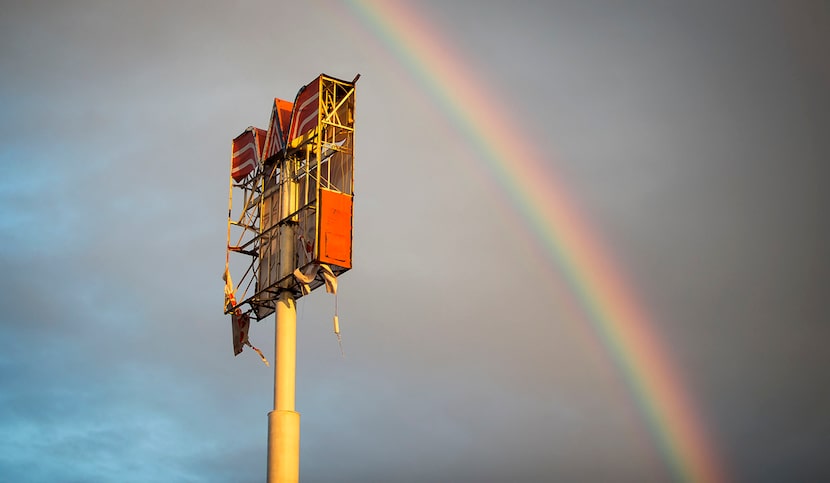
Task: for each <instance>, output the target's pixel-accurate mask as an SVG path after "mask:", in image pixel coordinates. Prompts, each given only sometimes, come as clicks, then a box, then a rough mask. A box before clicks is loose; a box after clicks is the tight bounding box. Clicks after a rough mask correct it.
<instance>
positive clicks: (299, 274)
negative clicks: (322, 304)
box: [294, 263, 337, 295]
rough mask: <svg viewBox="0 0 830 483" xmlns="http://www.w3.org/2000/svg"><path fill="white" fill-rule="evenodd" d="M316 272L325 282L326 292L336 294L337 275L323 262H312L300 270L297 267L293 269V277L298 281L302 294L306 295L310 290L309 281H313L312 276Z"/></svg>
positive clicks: (314, 275)
mask: <svg viewBox="0 0 830 483" xmlns="http://www.w3.org/2000/svg"><path fill="white" fill-rule="evenodd" d="M318 273H319V274H320V277H321V278H322V279H323V283H324V284H326V292H328V293H331V294H335V295H336V294H337V276H336V275H335V274H334V272H333V271H332V269H331V267H329V266H328V265H326V264H324V263H321V264H316V263H313V264H311V265H309V266H307V267H306V268H305V271H303V270H300V269H299V268H298V269H296V270H294V278H296V279H297V281H298V282H299V283H300V290H301V291H302V292H303V295H308V294H309V293H310V292H311V282H313V281H314V278H315V277H316V276H317V274H318Z"/></svg>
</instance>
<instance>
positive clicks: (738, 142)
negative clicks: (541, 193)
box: [0, 0, 830, 482]
mask: <svg viewBox="0 0 830 483" xmlns="http://www.w3.org/2000/svg"><path fill="white" fill-rule="evenodd" d="M827 5H828V4H827V3H826V2H819V1H815V2H807V1H781V2H767V1H744V2H738V1H731V2H721V1H696V2H657V1H653V2H652V1H634V0H628V1H624V2H617V1H610V0H608V1H575V0H574V1H557V2H542V1H540V2H525V1H520V2H474V1H451V2H443V1H429V2H414V1H413V2H412V4H411V5H410V7H409V8H410V9H411V10H412V11H413V12H414V13H415V14H417V15H418V17H419V18H421V19H422V20H423V21H424V22H425V25H429V26H430V27H431V28H432V29H434V31H435V32H436V33H437V34H440V38H441V39H443V41H445V42H447V49H448V51H451V52H454V55H456V56H457V58H456V59H455V61H456V62H458V63H459V64H460V65H461V66H463V68H464V69H467V70H468V71H469V72H472V73H475V74H476V75H477V76H479V78H480V79H481V86H482V88H483V89H485V92H488V93H489V94H490V95H492V96H493V97H494V98H498V100H499V104H500V105H503V106H506V109H507V110H508V112H505V116H506V117H507V118H510V119H513V120H515V121H514V123H515V124H514V125H513V126H512V128H513V129H515V131H516V132H521V133H523V134H524V136H526V137H525V139H526V140H527V142H528V143H530V144H532V146H533V149H535V150H537V151H538V152H540V153H542V154H543V156H542V158H543V159H542V162H543V163H544V168H545V171H544V172H545V173H546V176H548V178H543V182H544V181H545V180H546V179H547V180H548V181H550V182H551V184H553V182H554V181H555V182H556V183H558V184H562V185H564V186H567V188H568V192H569V193H570V194H571V199H570V200H569V201H570V203H571V205H572V206H573V207H574V209H575V210H576V212H577V213H579V214H580V216H581V217H582V219H583V220H584V221H585V223H587V224H588V225H589V226H590V227H591V229H592V231H593V232H595V233H596V234H597V236H598V240H597V241H598V243H599V244H601V245H602V246H604V247H605V249H606V250H607V255H608V256H609V258H610V259H611V260H613V261H614V263H615V265H616V266H617V267H619V270H620V274H621V276H623V277H624V279H625V280H626V281H627V283H629V284H630V287H631V291H632V293H634V294H635V295H636V297H637V303H638V304H639V305H640V306H641V307H643V308H644V309H645V310H646V311H647V312H648V313H649V314H650V316H651V327H652V330H653V336H654V337H655V338H656V340H658V341H659V342H660V344H661V345H662V347H663V348H664V349H665V351H666V353H667V354H668V359H669V360H668V361H667V363H670V364H671V366H672V367H673V368H674V370H675V374H676V376H677V381H675V382H676V383H677V384H679V385H680V386H681V387H682V388H684V390H685V392H686V393H687V395H688V398H689V402H690V404H691V405H692V407H693V409H694V412H695V413H696V414H697V415H698V417H699V423H700V427H701V428H702V431H703V432H704V434H705V437H706V445H707V447H708V448H710V449H711V450H712V451H713V452H714V454H715V455H716V456H717V459H718V461H719V462H720V464H721V465H722V469H723V471H724V473H725V474H726V475H727V476H728V478H729V479H731V480H734V481H753V482H764V481H770V482H773V481H818V480H827V479H830V463H828V460H827V448H828V447H830V377H828V374H827V368H828V367H830V351H829V350H827V348H826V345H827V343H828V341H830V317H828V315H827V309H826V304H827V302H826V300H827V295H828V289H830V256H828V252H827V248H826V247H827V246H830V222H829V221H828V215H827V209H828V195H827V194H826V193H825V186H824V185H825V182H826V179H827V177H828V174H830V173H829V172H828V171H829V170H828V169H827V167H826V166H827V163H828V162H830V89H828V88H829V87H830V7H828V6H827ZM369 10H371V7H369ZM357 11H358V10H357V9H354V8H348V7H347V6H346V5H344V4H342V3H337V2H312V3H310V4H308V5H306V4H305V2H295V3H290V4H289V3H287V2H261V3H255V2H235V5H231V2H195V1H194V2H181V1H176V2H161V1H158V2H156V1H149V2H108V1H102V2H92V1H83V2H81V1H67V2H26V1H19V2H3V4H2V14H0V107H2V108H1V109H0V163H2V172H3V175H2V177H0V210H2V211H0V213H1V214H2V216H1V217H0V235H2V240H3V248H2V250H0V269H2V273H3V275H4V276H3V278H2V280H3V282H2V286H0V301H1V302H0V307H2V315H0V480H3V481H10V482H12V481H13V482H40V481H61V482H64V481H65V482H147V481H159V482H257V481H264V479H265V468H266V466H265V463H266V434H267V418H266V415H267V412H268V411H269V410H270V409H271V404H272V391H273V387H272V384H273V372H272V370H271V369H268V368H266V367H265V366H264V365H263V364H262V363H261V362H260V360H259V358H258V357H257V356H256V354H254V353H253V352H252V351H250V350H246V351H245V352H244V353H242V354H241V355H239V356H238V357H234V356H233V350H232V343H231V337H230V333H231V331H230V320H229V318H228V317H226V316H224V315H223V314H222V302H223V292H222V290H223V282H222V279H221V275H222V270H223V268H224V266H223V262H224V250H225V230H226V224H225V223H226V218H225V216H226V212H227V186H228V174H229V155H230V146H231V144H230V143H231V140H232V138H233V137H235V136H236V135H237V134H239V133H240V132H241V131H242V130H243V129H244V128H246V127H247V126H249V125H255V126H259V127H262V128H266V127H267V123H268V118H269V115H270V104H271V102H272V99H273V97H282V98H285V99H290V100H291V99H293V97H294V95H295V94H296V92H297V90H298V89H299V87H300V86H302V85H304V84H306V83H308V82H310V81H311V80H312V79H313V78H314V77H316V76H317V75H319V74H320V73H322V72H325V73H327V74H330V75H333V76H336V77H340V78H344V79H351V78H353V77H354V75H355V74H357V73H360V74H361V75H362V77H361V79H360V81H359V83H358V88H357V106H356V119H357V120H356V123H357V125H356V135H355V144H356V147H355V165H356V172H355V192H356V195H355V213H354V216H355V218H354V225H355V229H354V230H355V231H354V268H353V270H351V271H350V272H348V273H346V274H345V275H344V276H343V277H342V278H341V280H340V287H339V298H338V312H339V317H340V324H341V329H342V332H343V346H344V350H345V354H346V358H345V359H344V358H341V356H340V351H339V349H338V347H337V341H336V338H335V336H334V335H333V334H332V333H331V316H332V313H333V310H334V300H333V298H332V297H331V296H330V295H328V294H325V293H319V292H315V293H314V294H312V295H310V296H308V297H306V298H303V299H302V300H301V301H300V302H299V303H298V326H299V327H298V361H297V403H296V407H297V410H298V411H299V412H300V413H301V417H302V423H301V434H302V441H301V457H300V460H301V472H300V474H301V478H302V480H303V481H308V482H314V481H344V482H352V481H354V482H364V481H377V482H390V481H395V482H397V481H401V482H424V481H435V482H443V481H458V482H486V481H493V482H500V481H505V482H506V481H523V482H524V481H527V482H535V481H574V482H582V481H585V482H602V481H607V482H629V481H630V482H644V481H671V480H678V479H682V478H683V475H682V474H680V473H678V472H676V470H675V469H674V468H673V467H672V465H671V462H670V461H668V460H667V458H666V454H665V452H664V450H663V448H662V447H661V442H660V440H659V436H660V435H659V434H656V433H655V432H654V428H653V427H651V426H649V423H648V420H647V414H646V413H645V412H644V408H643V407H642V404H640V402H638V400H637V399H636V394H635V391H634V389H633V388H632V387H630V385H629V382H628V381H627V380H626V379H625V377H624V372H623V370H622V368H621V367H619V365H618V362H619V361H618V360H617V359H615V358H614V357H613V356H612V354H610V353H609V351H608V349H609V348H608V347H607V346H605V345H603V343H602V334H599V333H597V332H596V330H595V329H594V328H593V327H595V326H592V325H591V324H590V323H589V317H590V316H589V314H588V310H587V309H588V308H587V307H585V306H583V305H582V303H581V299H580V298H579V297H578V296H577V294H576V293H575V288H574V287H573V286H572V285H571V284H570V281H569V278H568V276H567V275H568V274H567V273H565V270H564V269H563V267H562V266H559V265H557V264H556V263H555V262H554V258H552V257H550V256H549V255H550V254H545V253H544V249H543V245H541V244H540V243H539V240H536V239H535V237H534V235H533V233H534V231H533V230H532V227H530V226H528V225H527V222H526V221H525V220H526V218H523V217H522V216H521V215H522V214H521V213H520V208H517V207H516V206H514V205H512V204H511V203H510V202H509V197H508V196H506V193H505V188H504V183H503V180H500V179H498V178H497V177H494V176H493V175H492V173H491V172H489V171H487V170H486V169H484V168H483V167H482V166H483V165H482V163H481V161H480V159H478V157H480V155H481V153H480V150H479V149H478V147H477V146H474V145H473V143H471V140H470V138H469V137H465V136H464V135H463V132H462V130H460V129H459V125H458V124H457V122H455V121H454V120H453V119H452V118H451V117H449V116H448V109H447V106H446V105H442V102H441V101H440V99H438V98H436V97H435V96H434V95H433V94H432V93H431V92H430V90H429V88H428V86H426V85H425V84H424V83H423V78H424V77H423V76H427V77H429V76H430V75H432V74H434V73H430V72H425V73H424V72H422V73H421V74H422V75H421V76H419V75H418V72H417V71H415V70H413V69H412V68H411V64H409V63H408V62H407V60H406V59H404V58H402V57H401V55H400V50H396V49H395V48H394V46H392V45H390V44H389V43H388V42H387V41H386V40H385V39H384V38H382V36H378V35H377V32H376V31H374V30H373V29H372V28H371V26H370V25H369V24H368V23H366V21H365V18H363V17H361V16H359V15H358V14H357V13H356V12H357ZM438 82H440V79H439V80H438ZM517 162H519V161H517ZM540 247H542V248H540ZM546 255H547V256H546ZM273 331H274V321H273V317H271V318H269V319H266V320H264V321H262V322H259V323H258V324H256V325H255V326H254V327H253V328H252V333H251V340H252V342H253V343H254V344H255V345H257V346H258V347H260V348H262V349H263V350H264V352H265V354H266V356H267V357H268V358H269V359H271V360H273V355H274V348H273Z"/></svg>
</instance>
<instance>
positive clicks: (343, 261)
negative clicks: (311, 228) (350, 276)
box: [317, 189, 352, 268]
mask: <svg viewBox="0 0 830 483" xmlns="http://www.w3.org/2000/svg"><path fill="white" fill-rule="evenodd" d="M318 230H319V231H318V234H317V240H318V247H319V252H318V260H319V262H320V263H328V264H330V265H337V266H339V267H343V268H352V197H351V196H350V195H346V194H343V193H338V192H336V191H329V190H326V189H321V190H320V226H319V228H318Z"/></svg>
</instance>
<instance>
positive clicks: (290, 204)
mask: <svg viewBox="0 0 830 483" xmlns="http://www.w3.org/2000/svg"><path fill="white" fill-rule="evenodd" d="M282 168H283V169H282V170H281V173H280V177H281V178H282V179H281V180H280V181H281V186H280V188H281V191H280V196H281V199H280V201H281V202H280V208H281V209H280V216H279V219H280V220H283V224H281V225H280V227H279V236H280V270H279V273H280V278H283V277H284V276H285V275H286V274H290V273H291V270H292V269H293V266H294V225H293V222H291V221H287V220H286V218H288V215H290V214H292V213H294V212H295V211H296V210H297V193H296V192H297V183H296V181H295V180H294V176H295V160H293V159H288V160H286V161H285V162H283V166H282ZM274 348H275V350H276V357H275V359H276V364H275V367H274V410H273V411H271V412H270V413H268V483H297V482H298V481H299V478H300V413H298V412H296V411H294V388H295V383H296V366H297V306H296V303H295V300H294V295H293V294H292V293H291V292H290V291H289V290H284V291H282V292H280V295H279V298H278V299H277V307H276V330H275V341H274Z"/></svg>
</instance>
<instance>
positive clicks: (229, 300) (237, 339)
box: [222, 268, 270, 366]
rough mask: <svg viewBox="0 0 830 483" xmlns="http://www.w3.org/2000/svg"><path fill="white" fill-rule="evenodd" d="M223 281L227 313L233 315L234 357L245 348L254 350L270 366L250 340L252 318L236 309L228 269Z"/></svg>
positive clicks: (234, 295) (234, 294)
mask: <svg viewBox="0 0 830 483" xmlns="http://www.w3.org/2000/svg"><path fill="white" fill-rule="evenodd" d="M222 279H223V280H225V313H230V314H231V336H232V337H233V355H234V356H238V355H239V354H241V353H242V350H243V349H244V346H246V345H247V346H248V347H250V348H251V349H253V350H254V351H255V352H256V353H257V354H259V358H260V359H262V362H263V363H264V364H265V365H266V366H270V364H269V363H268V359H266V358H265V355H264V354H263V353H262V351H261V350H259V349H257V348H256V347H255V346H254V345H253V344H251V341H250V340H248V329H249V328H250V327H251V317H250V316H249V315H248V314H245V313H242V310H240V309H239V307H236V293H235V292H236V291H235V290H234V287H233V282H232V281H231V274H230V273H229V272H228V269H227V268H226V269H225V273H224V275H222Z"/></svg>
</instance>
